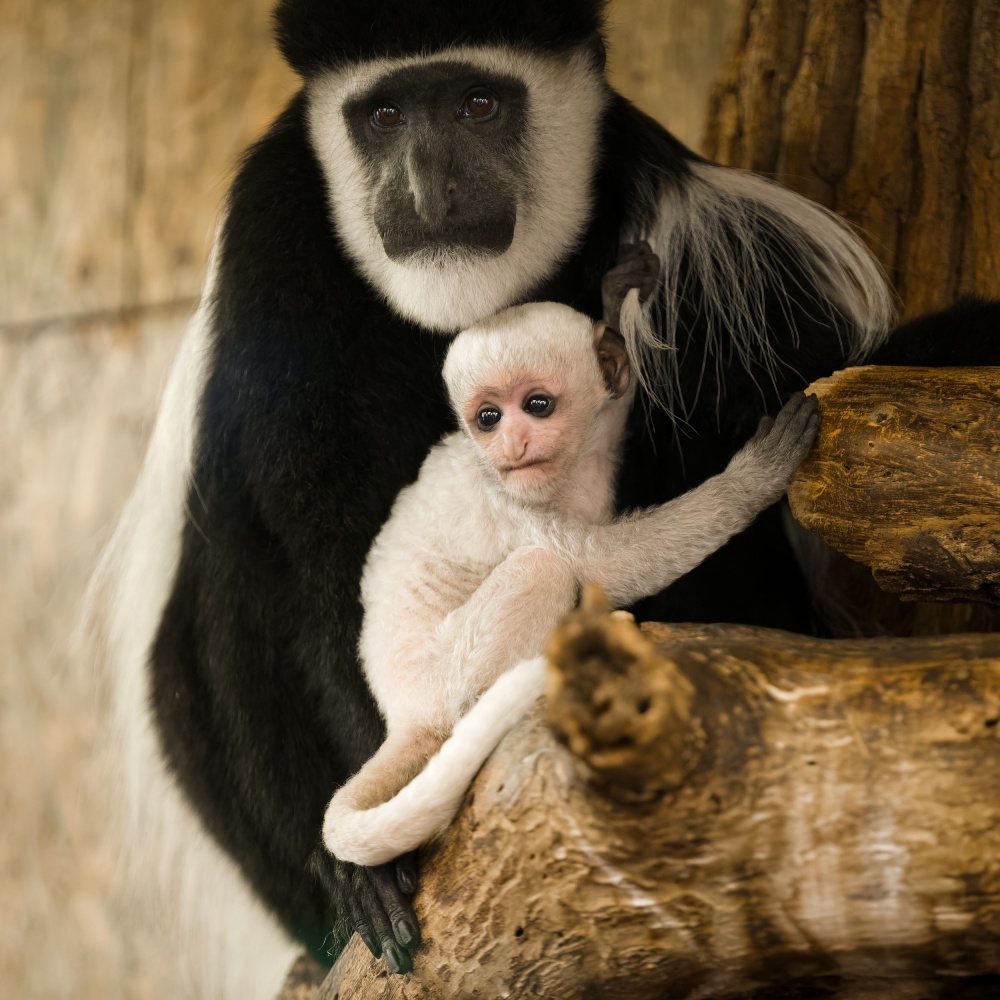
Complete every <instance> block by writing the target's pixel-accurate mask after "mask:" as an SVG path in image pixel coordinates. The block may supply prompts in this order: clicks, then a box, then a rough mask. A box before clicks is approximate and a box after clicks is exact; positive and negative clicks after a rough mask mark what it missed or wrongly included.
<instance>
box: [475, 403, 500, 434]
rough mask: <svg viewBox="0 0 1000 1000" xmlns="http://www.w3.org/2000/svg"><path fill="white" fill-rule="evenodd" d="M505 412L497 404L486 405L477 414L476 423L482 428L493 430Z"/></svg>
mask: <svg viewBox="0 0 1000 1000" xmlns="http://www.w3.org/2000/svg"><path fill="white" fill-rule="evenodd" d="M502 416H503V414H502V413H501V412H500V411H499V410H498V409H497V408H496V407H495V406H484V407H483V408H482V409H481V410H480V411H479V412H478V413H477V414H476V423H477V424H479V428H480V430H484V431H491V430H493V428H494V427H496V425H497V424H498V423H500V418H501V417H502Z"/></svg>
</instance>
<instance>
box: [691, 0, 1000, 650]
mask: <svg viewBox="0 0 1000 1000" xmlns="http://www.w3.org/2000/svg"><path fill="white" fill-rule="evenodd" d="M705 149H706V155H708V156H709V157H711V158H712V159H716V160H718V161H720V162H722V163H728V164H731V165H732V166H737V167H744V168H749V169H753V170H759V171H762V172H764V173H769V174H772V175H774V176H775V177H776V179H777V180H778V181H779V182H780V183H782V184H784V185H786V186H788V187H790V188H792V189H793V190H796V191H799V192H801V193H802V194H805V195H807V196H808V197H810V198H812V199H814V200H816V201H818V202H820V203H821V204H823V205H825V206H826V207H827V208H830V209H833V210H834V211H836V212H838V213H839V214H841V215H842V216H843V217H844V218H846V219H847V220H848V221H850V222H851V223H853V224H854V225H855V226H856V227H857V228H858V231H859V232H860V234H861V236H862V237H863V238H864V239H865V240H866V241H867V243H868V245H869V246H870V247H871V249H872V251H873V252H874V253H875V255H876V256H877V257H878V259H879V260H880V261H881V263H882V264H883V266H884V267H885V269H886V272H887V274H888V276H889V278H890V280H891V281H892V283H893V285H894V287H895V289H896V291H897V293H898V294H899V297H900V301H901V307H902V308H901V313H902V316H903V318H910V317H913V316H917V315H920V314H922V313H925V312H928V311H929V310H932V309H937V308H941V307H943V306H946V305H949V304H950V303H951V302H953V301H954V300H955V299H956V298H957V297H958V296H959V295H960V294H964V293H976V294H979V295H984V296H987V297H994V298H1000V0H963V2H962V3H954V2H952V0H879V2H877V3H876V2H873V0H867V2H863V3H862V2H858V0H745V3H744V5H743V13H742V25H741V30H740V32H739V35H738V37H737V40H736V44H735V45H734V47H733V50H732V52H731V54H730V58H729V61H728V64H727V67H726V69H725V70H724V71H723V73H722V75H721V78H720V80H719V81H718V83H717V86H716V89H715V92H714V93H713V95H712V99H711V102H710V111H709V123H708V127H707V132H706V142H705ZM807 544H808V543H807ZM811 547H812V548H813V549H815V550H816V551H814V552H813V553H812V559H811V561H812V562H813V563H814V564H816V565H818V564H825V566H826V571H825V574H826V576H825V583H824V585H823V593H818V594H817V595H816V599H817V603H818V604H819V605H821V606H822V607H823V609H824V611H825V612H826V614H827V619H828V621H827V624H828V625H830V626H831V627H833V628H835V629H840V630H842V631H843V632H844V633H845V634H873V633H896V634H903V635H906V634H920V633H937V632H956V631H967V630H969V629H971V628H980V629H981V628H989V629H998V628H1000V616H997V615H996V614H995V613H993V612H992V611H991V610H990V609H987V608H986V607H984V606H978V607H970V606H968V605H961V604H956V603H952V604H947V605H943V604H941V603H935V604H933V605H930V606H928V605H926V604H919V603H918V604H913V603H910V604H907V605H906V606H903V605H901V604H900V602H899V601H898V600H897V599H895V598H894V597H892V596H891V595H889V594H886V593H884V592H882V591H880V590H879V588H878V587H877V586H875V585H874V583H873V581H872V577H871V574H870V572H869V571H868V570H867V569H864V568H863V567H859V566H857V565H856V564H854V563H852V562H850V561H848V560H847V559H845V558H843V557H838V556H837V555H836V554H835V553H831V552H821V551H819V550H818V548H817V547H816V546H811Z"/></svg>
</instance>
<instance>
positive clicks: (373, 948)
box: [358, 931, 382, 958]
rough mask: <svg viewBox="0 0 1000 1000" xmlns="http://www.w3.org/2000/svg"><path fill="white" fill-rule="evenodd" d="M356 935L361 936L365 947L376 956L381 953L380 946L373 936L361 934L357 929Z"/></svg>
mask: <svg viewBox="0 0 1000 1000" xmlns="http://www.w3.org/2000/svg"><path fill="white" fill-rule="evenodd" d="M358 937H360V938H361V940H362V941H364V943H365V947H366V948H367V949H368V950H369V951H370V952H371V953H372V954H373V955H374V956H375V957H376V958H378V957H379V955H381V954H382V946H381V944H379V943H378V942H377V941H375V939H374V938H370V937H369V936H368V935H367V934H362V933H361V931H358Z"/></svg>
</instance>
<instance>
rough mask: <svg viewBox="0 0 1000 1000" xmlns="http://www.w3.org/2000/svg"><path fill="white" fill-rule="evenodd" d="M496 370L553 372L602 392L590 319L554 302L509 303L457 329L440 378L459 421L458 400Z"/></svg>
mask: <svg viewBox="0 0 1000 1000" xmlns="http://www.w3.org/2000/svg"><path fill="white" fill-rule="evenodd" d="M497 372H505V373H507V374H508V375H509V376H511V377H512V380H513V377H514V376H516V375H523V377H524V378H529V379H530V378H538V377H540V376H544V375H545V374H546V373H550V372H554V373H558V374H559V376H560V379H561V380H563V381H566V382H567V383H569V384H571V385H581V386H587V387H589V388H592V389H593V395H594V396H595V397H597V398H600V397H603V396H605V395H606V392H605V390H604V386H603V380H602V377H601V369H600V365H599V364H598V362H597V355H596V354H595V352H594V324H593V322H592V321H591V320H590V319H589V318H588V317H586V316H584V315H583V314H582V313H579V312H577V311H576V310H575V309H571V308H570V307H569V306H564V305H560V304H559V303H558V302H532V303H529V304H527V305H522V306H513V307H511V308H510V309H505V310H504V311H503V312H501V313H498V314H497V315H496V316H491V317H490V318H489V319H485V320H483V321H482V322H480V323H477V324H476V325H475V326H472V327H470V328H469V329H467V330H463V331H462V333H460V334H459V335H458V336H457V337H456V338H455V339H454V340H453V341H452V344H451V347H450V348H449V349H448V355H447V357H446V358H445V362H444V381H445V385H447V387H448V395H449V397H450V398H451V402H452V406H453V407H454V408H455V412H456V414H457V415H458V418H459V420H460V421H462V420H463V413H462V404H463V403H464V401H465V400H467V399H469V397H470V396H471V395H472V394H473V393H474V392H475V390H476V389H477V387H479V386H482V385H483V384H486V383H489V382H490V380H491V379H494V378H495V377H496V373H497Z"/></svg>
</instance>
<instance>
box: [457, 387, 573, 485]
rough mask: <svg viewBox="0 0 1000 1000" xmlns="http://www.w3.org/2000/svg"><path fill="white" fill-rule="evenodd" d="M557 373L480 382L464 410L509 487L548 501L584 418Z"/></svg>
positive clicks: (569, 459)
mask: <svg viewBox="0 0 1000 1000" xmlns="http://www.w3.org/2000/svg"><path fill="white" fill-rule="evenodd" d="M566 389H567V387H566V385H565V384H564V382H563V380H562V379H560V378H558V377H557V376H555V375H546V376H543V377H534V378H531V377H527V378H516V379H512V380H510V381H508V382H505V383H503V384H502V385H489V386H480V387H478V389H477V391H476V392H474V393H473V395H472V396H471V398H470V399H469V400H468V401H467V403H466V406H465V407H464V410H463V416H464V417H465V422H466V423H467V424H468V426H469V430H470V431H471V433H472V438H473V440H474V441H475V442H476V444H477V445H478V446H479V448H480V449H481V451H482V452H483V455H484V456H485V458H486V460H487V462H488V463H489V465H490V466H491V467H492V468H493V469H494V470H495V471H496V473H497V475H498V476H499V478H500V481H501V482H502V483H503V485H504V487H505V488H506V489H507V490H508V491H509V492H510V493H512V494H514V495H516V496H522V497H524V498H525V499H536V500H540V499H544V498H545V496H546V495H547V494H548V493H549V492H550V491H551V490H552V489H554V488H555V487H556V486H557V485H558V483H559V481H560V480H561V478H562V476H563V473H564V472H565V471H566V470H567V468H568V467H569V466H570V465H572V462H573V460H574V458H575V457H576V455H577V453H578V451H579V448H580V439H581V437H580V428H579V424H580V417H581V416H582V414H577V413H575V412H574V409H575V407H574V399H573V395H572V394H571V393H568V392H567V391H566Z"/></svg>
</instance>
